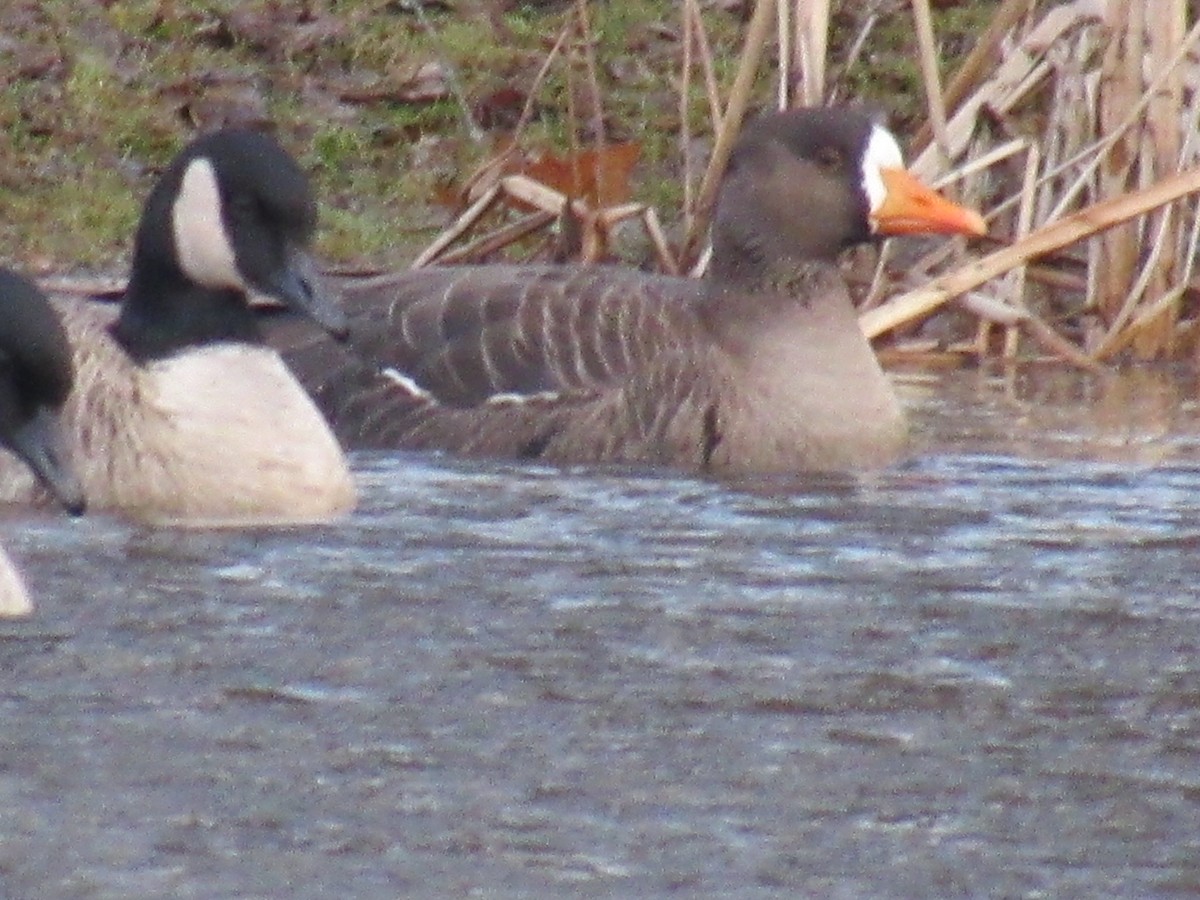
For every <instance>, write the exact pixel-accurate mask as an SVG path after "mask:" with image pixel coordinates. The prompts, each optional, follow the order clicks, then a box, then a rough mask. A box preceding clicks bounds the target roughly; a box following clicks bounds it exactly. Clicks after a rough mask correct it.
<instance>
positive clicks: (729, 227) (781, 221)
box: [713, 107, 987, 279]
mask: <svg viewBox="0 0 1200 900" xmlns="http://www.w3.org/2000/svg"><path fill="white" fill-rule="evenodd" d="M986 230H987V226H986V225H985V223H984V221H983V219H982V217H980V215H979V214H978V213H977V212H975V211H973V210H970V209H966V208H964V207H962V206H959V205H958V204H956V203H953V202H951V201H950V200H948V199H946V198H945V197H943V196H941V195H940V194H938V193H937V192H935V191H933V190H932V189H930V188H928V187H926V186H925V185H923V184H922V183H921V182H920V181H918V180H917V178H916V177H915V176H913V175H911V174H910V173H909V172H908V171H906V170H905V168H904V162H903V157H902V155H901V152H900V145H899V143H898V142H897V140H896V138H895V136H894V135H893V134H892V133H891V132H890V131H889V130H888V129H887V128H886V126H885V125H884V124H883V123H882V121H880V120H879V118H878V117H876V116H873V115H871V114H870V113H868V112H867V111H865V110H862V109H858V108H854V107H824V108H811V109H795V110H790V111H788V112H782V113H775V114H772V115H768V116H764V117H762V118H760V119H758V120H756V121H754V122H751V123H749V124H748V125H747V126H746V127H745V129H744V130H743V132H742V134H741V136H740V137H739V139H738V143H737V144H736V146H735V147H734V150H733V153H732V154H731V156H730V161H729V166H728V169H727V171H726V175H725V180H724V182H723V184H722V189H721V193H720V195H719V198H718V201H717V208H716V212H715V215H714V221H713V274H714V276H716V277H718V278H720V277H725V278H731V279H737V278H746V277H755V276H758V275H761V274H764V273H765V272H769V271H772V270H775V269H777V268H779V267H787V266H792V265H795V264H796V263H798V262H806V261H811V260H832V259H833V258H835V257H836V256H837V254H838V253H840V252H841V251H842V250H844V249H845V248H846V247H849V246H852V245H854V244H859V243H865V242H869V241H873V240H877V239H880V238H884V237H888V236H891V235H900V234H964V235H973V236H978V235H982V234H984V233H986Z"/></svg>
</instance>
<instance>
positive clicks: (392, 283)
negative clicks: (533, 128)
mask: <svg viewBox="0 0 1200 900" xmlns="http://www.w3.org/2000/svg"><path fill="white" fill-rule="evenodd" d="M984 231H985V225H984V223H983V220H982V218H981V217H980V216H979V215H978V214H977V213H975V212H973V211H970V210H967V209H964V208H962V207H960V206H957V205H955V204H952V203H950V202H949V201H948V200H946V199H944V198H942V197H941V196H939V195H937V194H936V193H934V192H933V191H931V190H930V189H929V188H926V187H924V186H923V185H921V184H920V183H919V182H918V181H917V180H916V179H915V178H914V177H913V176H911V175H909V174H908V173H907V172H906V171H905V170H904V168H903V162H902V159H901V153H900V148H899V145H898V144H897V142H896V139H895V138H894V137H893V136H892V134H891V133H890V132H889V131H888V130H887V129H886V128H885V127H884V126H883V125H882V124H881V123H880V122H879V121H877V120H876V119H875V118H874V117H872V116H870V115H868V114H867V113H865V112H863V111H860V110H857V109H853V108H841V109H834V108H826V109H803V110H793V111H790V112H784V113H777V114H773V115H769V116H766V117H763V118H761V119H759V120H757V121H755V122H752V123H751V124H749V125H748V126H747V127H746V128H745V130H744V132H743V133H742V135H741V137H740V138H739V140H738V143H737V146H736V148H735V150H734V152H733V154H732V158H731V159H730V162H729V166H728V171H727V172H726V175H725V179H724V182H723V186H722V189H721V192H720V196H719V199H718V203H717V208H716V210H715V216H714V222H713V227H712V240H713V251H712V261H711V271H710V274H709V277H707V278H706V279H704V280H694V279H686V278H673V277H664V276H655V275H648V274H645V273H642V272H638V271H632V270H630V269H625V268H620V267H607V266H594V267H585V266H562V267H554V266H504V265H496V266H478V267H468V266H463V267H457V268H430V269H422V270H419V271H410V272H404V273H398V274H391V275H384V276H380V277H378V278H375V279H372V280H368V281H365V282H361V283H359V284H354V285H350V286H349V287H348V288H347V289H346V291H345V292H344V293H343V298H342V301H343V307H344V309H345V310H346V313H347V316H348V318H349V320H350V323H351V326H350V327H351V336H350V340H349V342H348V344H347V346H345V347H339V346H336V345H334V344H333V343H332V342H330V341H328V340H325V339H322V338H320V337H313V336H310V335H304V334H298V333H297V332H296V331H295V330H294V329H291V328H288V327H286V326H280V327H279V328H277V330H276V332H275V334H274V335H273V336H272V338H271V340H272V343H273V344H274V345H275V346H277V347H279V348H280V349H281V351H282V352H283V354H284V358H285V359H286V360H287V361H288V363H289V364H290V365H291V366H292V368H293V371H295V372H296V374H297V377H298V378H299V379H300V381H301V382H302V383H304V384H305V385H306V386H307V387H308V388H309V390H310V391H311V392H312V394H313V396H314V397H315V398H316V400H317V402H318V404H319V405H320V406H321V408H322V409H324V411H325V413H326V415H327V416H328V417H329V419H330V421H331V422H332V423H333V425H334V428H335V430H336V431H337V432H338V434H339V435H340V436H341V437H342V439H343V441H344V442H346V443H347V444H348V445H349V446H359V447H409V448H423V449H438V450H446V451H452V452H458V453H463V454H469V455H477V456H502V457H518V458H536V459H541V460H546V461H551V462H556V463H574V462H605V461H609V462H617V461H619V462H628V463H638V464H653V465H668V466H672V467H676V468H684V469H692V470H703V471H712V472H718V473H747V472H798V471H807V470H844V469H855V468H860V467H873V466H879V465H884V464H887V463H889V462H891V461H893V460H894V459H896V458H897V457H898V456H899V455H900V454H901V452H902V450H903V447H904V444H905V438H906V428H905V424H904V417H903V415H902V412H901V409H900V406H899V404H898V403H897V400H896V398H895V396H894V394H893V392H892V389H891V387H890V385H889V383H888V381H887V379H886V377H885V376H884V374H883V372H882V371H881V369H880V367H879V365H878V363H877V361H876V358H875V355H874V353H873V352H872V350H871V347H870V345H869V344H868V343H867V341H866V340H865V338H864V337H863V334H862V332H861V331H860V329H859V327H858V322H857V318H856V316H855V311H854V308H853V306H852V304H851V301H850V298H849V295H848V293H847V290H846V287H845V284H844V282H843V281H842V279H841V277H840V275H839V273H838V271H837V269H836V267H835V265H834V264H833V262H834V259H835V257H836V256H837V254H838V253H839V252H840V251H841V250H842V249H844V248H845V247H847V246H850V245H852V244H856V243H861V242H866V241H870V240H873V239H876V238H878V237H881V236H884V235H893V234H915V233H944V234H968V235H979V234H982V233H984Z"/></svg>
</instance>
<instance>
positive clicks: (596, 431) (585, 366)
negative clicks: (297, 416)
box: [272, 266, 720, 463]
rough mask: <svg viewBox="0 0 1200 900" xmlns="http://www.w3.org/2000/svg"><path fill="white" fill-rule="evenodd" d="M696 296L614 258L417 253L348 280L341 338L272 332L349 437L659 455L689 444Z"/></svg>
mask: <svg viewBox="0 0 1200 900" xmlns="http://www.w3.org/2000/svg"><path fill="white" fill-rule="evenodd" d="M701 295H702V288H701V286H700V285H699V283H697V282H692V281H688V280H684V279H678V278H665V277H656V276H650V275H646V274H645V273H642V272H638V271H635V270H629V269H621V268H615V267H604V266H594V267H582V266H544V267H536V266H522V267H512V266H479V267H456V268H432V269H424V270H419V271H414V272H405V273H400V274H394V275H388V276H383V277H380V278H376V279H372V280H367V281H364V282H360V283H352V284H350V285H349V286H348V287H347V288H346V290H345V291H344V292H343V296H342V303H343V307H344V308H345V310H346V312H347V314H348V316H349V318H350V320H351V322H352V331H351V337H350V340H349V342H348V343H347V344H345V345H339V344H338V343H336V342H334V341H331V340H329V339H328V338H326V337H324V336H322V335H316V334H314V333H313V332H312V331H311V330H310V329H301V328H299V327H297V325H296V324H295V323H288V324H286V325H284V326H282V327H280V328H277V329H276V330H275V331H274V333H273V336H272V341H273V342H274V343H275V345H276V346H278V347H279V348H280V350H281V352H282V353H283V355H284V358H285V359H286V360H287V361H288V363H289V365H290V366H291V367H292V369H293V371H295V372H296V374H297V377H298V378H299V379H300V381H301V383H303V384H304V385H305V386H306V387H307V388H308V389H309V390H310V392H311V393H312V394H313V396H314V397H315V398H316V399H317V402H318V404H319V405H320V407H321V408H322V410H323V411H324V412H325V414H326V415H327V416H328V417H329V419H330V421H331V422H332V424H333V425H334V428H335V430H336V431H337V432H338V434H339V435H340V436H341V437H342V439H343V440H344V441H346V442H347V443H348V444H349V445H350V446H366V447H408V448H416V449H444V450H452V451H455V452H459V453H465V454H468V455H486V456H508V457H524V458H532V457H537V458H542V459H547V460H551V461H603V460H625V461H647V462H659V463H661V462H666V461H667V460H666V459H664V456H665V455H675V454H677V453H683V454H685V455H687V456H689V457H692V456H695V455H696V454H701V455H702V454H703V452H704V451H703V447H702V446H699V445H697V444H696V442H695V441H694V440H693V435H696V434H700V428H701V426H702V417H703V409H702V407H703V406H704V405H705V401H706V400H707V399H708V396H707V395H709V394H711V393H712V391H713V390H714V389H715V385H716V383H717V382H718V381H719V380H720V379H719V377H717V375H716V372H715V370H714V363H715V362H716V361H715V360H713V359H707V360H705V359H702V357H706V356H709V357H711V356H712V353H711V350H710V343H711V338H710V336H709V335H707V334H706V330H705V326H704V323H703V321H702V317H701V316H700V315H699V312H698V304H699V300H700V297H701ZM715 368H716V369H719V364H718V365H716V366H715ZM698 372H712V373H713V377H711V378H697V373H698ZM668 408H669V410H670V414H669V415H667V414H666V412H667V410H668ZM693 426H694V427H693ZM668 446H673V447H674V449H673V450H669V449H667V448H668Z"/></svg>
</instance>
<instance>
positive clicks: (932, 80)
mask: <svg viewBox="0 0 1200 900" xmlns="http://www.w3.org/2000/svg"><path fill="white" fill-rule="evenodd" d="M912 11H913V19H914V20H915V22H916V26H917V54H918V56H919V62H920V65H921V81H922V83H923V85H924V88H925V106H926V109H928V111H929V122H930V124H931V125H932V126H933V135H934V140H935V144H936V145H937V148H938V149H939V150H940V151H941V153H942V156H943V160H945V159H948V158H949V154H950V136H949V133H948V131H947V127H946V100H945V97H943V96H942V79H941V75H940V73H939V72H938V58H937V40H936V38H935V37H934V34H933V15H932V13H930V11H929V0H912Z"/></svg>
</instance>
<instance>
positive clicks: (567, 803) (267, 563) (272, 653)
mask: <svg viewBox="0 0 1200 900" xmlns="http://www.w3.org/2000/svg"><path fill="white" fill-rule="evenodd" d="M355 467H356V471H357V472H358V473H359V475H360V479H361V484H362V493H363V503H362V509H361V510H360V511H359V512H358V513H356V514H355V516H354V517H352V518H351V519H350V520H348V521H347V522H345V523H342V524H339V525H335V526H330V527H322V528H315V529H313V528H309V529H284V530H278V529H262V530H253V531H247V532H223V531H198V532H189V531H179V530H147V529H142V528H138V527H134V526H130V525H128V524H125V523H122V522H119V521H116V520H113V519H104V518H90V519H87V520H84V521H80V522H69V521H65V520H62V519H60V518H57V517H50V516H38V517H36V518H30V517H24V518H19V519H10V520H7V521H5V522H4V523H3V529H2V530H3V539H4V541H5V544H6V545H7V546H8V547H9V549H10V551H11V552H12V554H13V556H14V557H15V558H16V559H17V560H19V562H20V563H21V565H22V567H23V569H24V571H25V573H26V575H27V579H28V581H29V583H30V586H31V588H32V590H33V591H34V592H35V597H36V603H37V612H36V615H35V616H34V617H33V618H32V619H30V620H28V621H23V622H9V623H3V624H0V668H2V670H3V672H4V682H3V687H2V688H0V717H2V720H3V722H4V727H3V730H2V732H0V823H2V824H0V837H2V840H0V881H2V884H3V891H2V893H3V894H4V896H12V897H64V898H73V897H79V898H84V897H86V898H130V897H167V896H169V897H174V898H193V897H194V898H210V897H230V898H232V897H239V898H245V897H264V898H267V897H271V898H274V897H289V898H309V897H312V898H317V897H330V896H341V897H356V898H390V897H397V896H443V897H445V896H470V895H481V896H496V897H499V896H545V897H562V896H574V895H585V896H630V897H632V896H661V895H665V894H669V893H676V894H681V895H683V896H722V897H760V896H761V897H768V896H779V897H795V896H820V897H835V898H865V897H883V898H887V897H913V898H929V897H984V896H989V897H1054V898H1068V897H1081V898H1082V897H1097V896H1106V897H1130V898H1134V897H1137V898H1146V897H1159V896H1163V897H1178V896H1187V895H1191V894H1194V893H1196V892H1200V827H1198V826H1200V602H1198V600H1197V596H1196V589H1195V585H1196V583H1197V578H1198V575H1200V555H1198V554H1197V552H1196V549H1197V546H1198V545H1200V516H1198V515H1197V512H1198V510H1200V458H1189V457H1188V455H1187V454H1175V455H1174V456H1173V457H1172V458H1169V459H1165V460H1163V461H1160V462H1159V463H1157V464H1156V465H1154V466H1146V465H1140V464H1134V463H1129V462H1121V461H1117V462H1104V461H1096V460H1095V459H1093V460H1091V461H1088V460H1079V459H1052V458H1041V459H1039V458H1035V457H1033V456H1023V455H1016V454H1013V453H1011V452H998V451H997V450H995V448H993V449H992V451H990V452H984V451H983V450H980V451H979V452H976V450H974V449H971V448H969V447H968V448H966V449H964V448H962V447H959V448H954V447H949V446H945V445H939V444H937V442H936V441H935V442H934V443H933V444H932V445H931V446H930V447H929V448H928V450H927V452H925V453H923V454H922V455H921V457H920V458H919V459H918V460H917V461H916V462H914V463H912V464H911V465H907V466H903V467H900V468H897V469H895V470H893V471H890V472H887V473H884V474H880V475H874V476H868V477H861V478H813V479H806V480H802V481H799V482H795V483H792V484H789V485H786V486H782V485H779V484H769V483H768V484H761V483H760V484H745V485H738V486H736V487H734V486H728V485H720V484H717V483H713V482H708V481H704V480H698V479H691V478H682V477H674V476H663V475H657V476H656V475H647V474H638V473H628V472H594V471H593V472H567V473H564V472H559V471H555V470H551V469H541V468H531V467H521V466H509V465H498V464H489V463H474V462H462V461H451V460H438V459H431V458H428V457H421V456H414V455H384V454H378V455H363V456H357V457H356V458H355Z"/></svg>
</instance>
